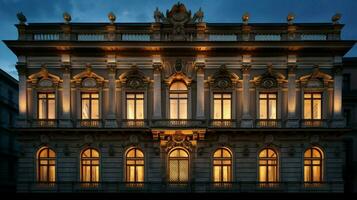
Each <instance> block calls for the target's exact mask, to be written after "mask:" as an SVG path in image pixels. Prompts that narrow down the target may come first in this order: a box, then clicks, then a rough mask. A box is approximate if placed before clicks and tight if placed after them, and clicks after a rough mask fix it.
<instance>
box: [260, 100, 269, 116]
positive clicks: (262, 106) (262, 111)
mask: <svg viewBox="0 0 357 200" xmlns="http://www.w3.org/2000/svg"><path fill="white" fill-rule="evenodd" d="M267 112H268V110H267V100H263V99H261V100H260V101H259V118H260V119H267V118H268V116H267Z"/></svg>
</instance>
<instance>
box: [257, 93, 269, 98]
mask: <svg viewBox="0 0 357 200" xmlns="http://www.w3.org/2000/svg"><path fill="white" fill-rule="evenodd" d="M259 98H267V94H259Z"/></svg>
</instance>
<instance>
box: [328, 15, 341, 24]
mask: <svg viewBox="0 0 357 200" xmlns="http://www.w3.org/2000/svg"><path fill="white" fill-rule="evenodd" d="M341 17H342V15H341V14H340V13H336V14H335V15H334V16H332V18H331V21H332V23H333V24H339V21H340V19H341Z"/></svg>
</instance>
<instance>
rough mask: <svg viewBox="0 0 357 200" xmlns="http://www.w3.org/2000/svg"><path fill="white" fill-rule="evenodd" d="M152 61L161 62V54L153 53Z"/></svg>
mask: <svg viewBox="0 0 357 200" xmlns="http://www.w3.org/2000/svg"><path fill="white" fill-rule="evenodd" d="M152 62H153V63H162V60H161V56H160V55H154V56H153V58H152Z"/></svg>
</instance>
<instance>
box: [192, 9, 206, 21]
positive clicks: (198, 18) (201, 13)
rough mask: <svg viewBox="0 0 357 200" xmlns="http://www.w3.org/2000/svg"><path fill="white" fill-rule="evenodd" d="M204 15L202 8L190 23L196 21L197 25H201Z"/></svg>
mask: <svg viewBox="0 0 357 200" xmlns="http://www.w3.org/2000/svg"><path fill="white" fill-rule="evenodd" d="M203 17H204V13H203V11H202V8H200V9H199V10H198V11H197V12H196V13H195V14H194V15H193V18H192V21H197V22H198V23H201V22H202V21H203Z"/></svg>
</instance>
